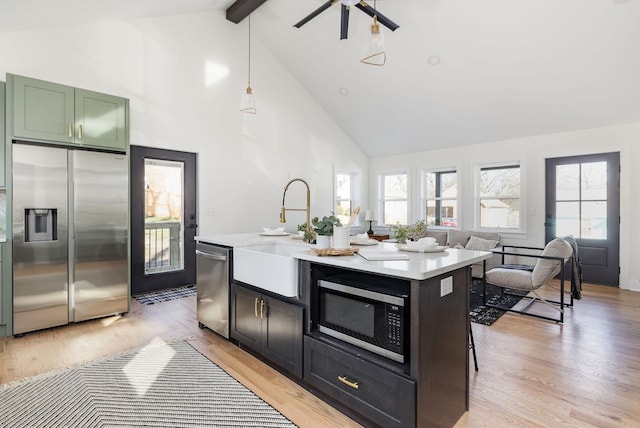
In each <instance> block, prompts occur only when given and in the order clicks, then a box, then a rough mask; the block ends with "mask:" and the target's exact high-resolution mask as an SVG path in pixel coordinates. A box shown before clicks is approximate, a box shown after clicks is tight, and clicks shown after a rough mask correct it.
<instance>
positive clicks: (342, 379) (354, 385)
mask: <svg viewBox="0 0 640 428" xmlns="http://www.w3.org/2000/svg"><path fill="white" fill-rule="evenodd" d="M338 380H339V381H340V382H342V383H344V384H345V385H347V386H349V387H351V388H353V389H360V385H358V382H352V381H350V380H349V379H347V377H346V376H338Z"/></svg>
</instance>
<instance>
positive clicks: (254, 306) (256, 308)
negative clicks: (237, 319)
mask: <svg viewBox="0 0 640 428" xmlns="http://www.w3.org/2000/svg"><path fill="white" fill-rule="evenodd" d="M258 300H260V299H258V298H257V297H256V301H255V303H254V304H253V313H254V314H255V316H256V318H258Z"/></svg>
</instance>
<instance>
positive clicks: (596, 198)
mask: <svg viewBox="0 0 640 428" xmlns="http://www.w3.org/2000/svg"><path fill="white" fill-rule="evenodd" d="M566 235H573V236H575V237H576V238H582V239H607V162H585V163H576V164H570V165H558V166H557V167H556V236H566Z"/></svg>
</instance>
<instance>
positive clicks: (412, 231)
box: [389, 220, 427, 244]
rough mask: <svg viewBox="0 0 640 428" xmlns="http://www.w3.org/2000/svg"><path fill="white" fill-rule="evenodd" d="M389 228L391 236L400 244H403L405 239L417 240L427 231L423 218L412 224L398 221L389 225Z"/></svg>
mask: <svg viewBox="0 0 640 428" xmlns="http://www.w3.org/2000/svg"><path fill="white" fill-rule="evenodd" d="M389 229H390V230H391V231H392V232H393V237H394V238H395V239H396V240H398V242H399V243H400V244H404V243H405V242H407V240H411V241H417V240H418V239H420V238H422V237H424V236H425V234H426V232H427V223H426V221H424V220H419V221H417V222H416V224H414V225H404V224H399V223H398V224H392V225H389Z"/></svg>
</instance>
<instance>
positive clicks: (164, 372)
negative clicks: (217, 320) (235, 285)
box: [0, 341, 296, 428]
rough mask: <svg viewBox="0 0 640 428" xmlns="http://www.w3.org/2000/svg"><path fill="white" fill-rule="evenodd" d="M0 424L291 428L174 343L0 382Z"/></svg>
mask: <svg viewBox="0 0 640 428" xmlns="http://www.w3.org/2000/svg"><path fill="white" fill-rule="evenodd" d="M0 426H2V427H3V428H4V427H6V428H23V427H24V428H27V427H28V428H34V427H47V428H62V427H64V428H70V427H74V428H84V427H96V428H106V427H109V428H111V427H189V428H191V427H295V426H296V425H294V424H293V423H292V422H291V421H289V420H288V419H286V418H285V417H284V416H283V415H282V414H280V413H279V412H278V411H277V410H275V409H274V408H273V407H271V406H270V405H269V404H267V403H266V402H264V401H263V400H262V399H260V398H259V397H257V396H256V395H255V394H253V393H252V392H251V391H249V390H248V389H247V388H245V387H244V386H243V385H242V384H240V383H239V382H238V381H236V380H235V379H234V378H232V377H231V376H229V375H228V374H227V373H226V372H225V371H224V370H222V369H221V368H220V367H218V366H217V365H215V364H214V363H212V362H211V361H209V360H208V359H207V358H206V357H205V356H203V355H202V354H200V353H199V352H198V351H196V350H195V349H194V348H192V347H191V345H189V344H188V343H187V342H184V341H180V342H175V343H170V344H167V343H163V342H161V343H158V344H152V345H149V346H147V347H145V348H142V349H140V350H138V351H135V352H130V353H126V354H122V355H119V356H115V357H110V358H107V359H104V360H102V361H99V362H96V363H92V364H89V365H86V366H82V367H79V368H72V369H65V370H62V371H57V372H51V373H45V374H43V375H39V376H36V377H33V378H28V379H25V380H22V381H17V382H12V383H10V384H4V385H0Z"/></svg>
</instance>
